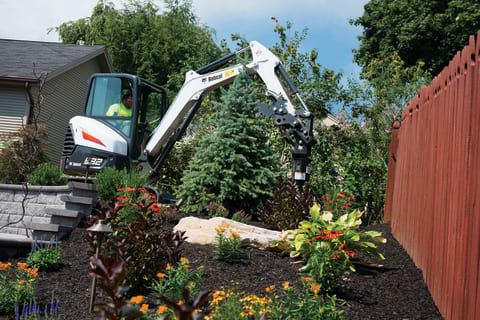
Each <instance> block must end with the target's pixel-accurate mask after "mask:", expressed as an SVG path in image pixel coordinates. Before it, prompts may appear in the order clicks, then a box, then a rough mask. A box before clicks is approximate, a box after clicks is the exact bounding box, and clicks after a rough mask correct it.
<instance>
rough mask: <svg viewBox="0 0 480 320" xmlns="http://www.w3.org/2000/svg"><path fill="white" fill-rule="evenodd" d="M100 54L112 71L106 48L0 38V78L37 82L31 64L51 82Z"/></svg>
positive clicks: (36, 71) (38, 73) (37, 72)
mask: <svg viewBox="0 0 480 320" xmlns="http://www.w3.org/2000/svg"><path fill="white" fill-rule="evenodd" d="M101 54H104V55H105V59H106V62H107V65H108V66H109V69H110V71H113V68H112V65H111V61H110V58H109V57H108V54H107V51H106V48H105V46H85V45H75V44H66V43H60V42H40V41H24V40H10V39H0V79H8V80H22V81H28V80H36V78H37V77H36V76H35V74H34V68H33V65H34V64H35V73H36V74H37V75H40V74H41V73H48V78H49V79H52V78H53V77H55V76H56V75H58V74H61V73H63V72H65V71H67V70H69V69H71V68H73V67H75V66H78V65H79V64H81V63H83V62H85V61H88V60H90V59H92V58H94V57H96V56H98V55H101Z"/></svg>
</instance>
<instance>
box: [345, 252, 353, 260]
mask: <svg viewBox="0 0 480 320" xmlns="http://www.w3.org/2000/svg"><path fill="white" fill-rule="evenodd" d="M345 253H346V254H347V255H349V256H350V257H352V258H353V256H354V255H355V252H353V251H345Z"/></svg>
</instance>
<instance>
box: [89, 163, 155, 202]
mask: <svg viewBox="0 0 480 320" xmlns="http://www.w3.org/2000/svg"><path fill="white" fill-rule="evenodd" d="M147 181H148V172H146V171H139V170H130V171H128V170H127V169H126V168H123V169H122V170H117V169H115V168H105V169H104V170H103V171H102V172H100V173H98V174H97V176H96V178H95V184H96V185H97V186H98V197H99V198H100V199H102V200H105V201H112V200H115V198H116V197H117V195H118V194H117V190H118V189H120V188H126V187H132V188H136V189H137V188H141V187H143V186H145V185H147Z"/></svg>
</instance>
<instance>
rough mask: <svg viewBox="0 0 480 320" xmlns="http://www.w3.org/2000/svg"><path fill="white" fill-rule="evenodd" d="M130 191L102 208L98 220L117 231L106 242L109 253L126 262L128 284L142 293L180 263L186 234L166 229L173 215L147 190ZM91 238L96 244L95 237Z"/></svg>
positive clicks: (89, 237) (90, 236)
mask: <svg viewBox="0 0 480 320" xmlns="http://www.w3.org/2000/svg"><path fill="white" fill-rule="evenodd" d="M127 191H128V192H129V193H127V195H128V196H119V197H118V198H117V202H110V203H108V204H107V205H106V206H104V207H103V208H101V209H100V210H99V215H98V217H99V218H101V219H104V220H106V221H107V222H109V223H110V226H111V228H112V230H113V233H112V234H110V235H109V237H108V241H107V242H106V247H107V252H108V254H109V255H110V256H111V257H113V258H117V259H121V260H124V261H125V263H126V264H127V275H126V283H127V284H128V285H129V286H131V287H133V289H134V290H135V291H140V290H142V289H146V288H150V287H151V285H152V283H153V280H154V279H155V275H156V274H157V272H158V270H161V269H165V268H166V266H167V264H168V263H170V264H171V265H176V264H177V263H178V261H180V257H181V255H180V253H181V250H182V244H183V241H184V237H183V234H184V232H180V231H178V232H176V233H173V232H172V231H171V229H169V228H167V227H166V223H167V221H168V219H170V214H169V213H168V212H167V214H164V212H166V211H167V209H165V208H162V207H161V205H160V204H159V203H156V202H154V200H153V199H152V198H154V196H153V195H152V194H149V193H147V190H146V189H144V188H138V189H135V188H129V189H128V190H127ZM91 223H93V221H91ZM88 239H89V241H90V242H91V244H92V245H93V240H94V238H93V234H91V233H89V234H88Z"/></svg>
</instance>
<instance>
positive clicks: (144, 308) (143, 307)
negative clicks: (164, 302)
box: [140, 303, 148, 312]
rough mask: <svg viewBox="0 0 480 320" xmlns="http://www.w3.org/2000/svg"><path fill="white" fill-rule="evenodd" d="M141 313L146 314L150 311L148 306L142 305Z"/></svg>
mask: <svg viewBox="0 0 480 320" xmlns="http://www.w3.org/2000/svg"><path fill="white" fill-rule="evenodd" d="M140 311H141V312H145V311H148V304H145V303H144V304H142V306H141V307H140Z"/></svg>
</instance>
